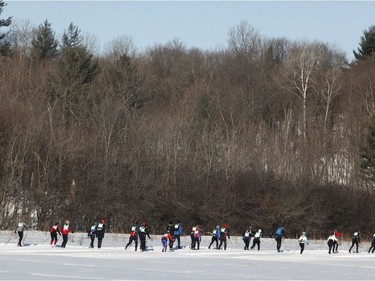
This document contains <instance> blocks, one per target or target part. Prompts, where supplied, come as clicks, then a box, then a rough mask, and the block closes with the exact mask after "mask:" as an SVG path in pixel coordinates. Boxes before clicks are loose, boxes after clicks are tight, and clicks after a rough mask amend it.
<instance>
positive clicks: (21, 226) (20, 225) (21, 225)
mask: <svg viewBox="0 0 375 281" xmlns="http://www.w3.org/2000/svg"><path fill="white" fill-rule="evenodd" d="M25 229H29V228H28V226H27V225H26V223H24V222H22V221H20V222H19V223H18V224H17V227H16V230H15V231H14V233H17V232H18V238H19V239H18V244H17V246H18V247H22V239H23V231H24V230H25Z"/></svg>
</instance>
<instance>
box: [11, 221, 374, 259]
mask: <svg viewBox="0 0 375 281" xmlns="http://www.w3.org/2000/svg"><path fill="white" fill-rule="evenodd" d="M27 229H28V226H27V224H26V223H24V222H22V221H21V222H19V223H18V224H17V227H16V230H15V233H18V236H19V241H18V244H17V245H18V246H20V247H21V246H22V241H23V239H24V230H27ZM105 232H106V220H105V219H102V220H100V222H99V223H98V222H95V223H94V224H93V225H92V226H91V227H90V228H89V229H88V231H87V235H88V237H89V238H90V240H91V241H90V245H89V247H90V248H94V243H95V238H97V241H98V242H97V247H98V248H99V249H100V248H101V246H102V241H103V238H104V234H105ZM69 233H74V229H73V228H72V227H71V226H70V221H69V220H66V221H65V223H64V225H63V226H62V227H61V226H60V225H59V223H58V222H56V223H55V224H54V225H53V226H52V227H51V228H50V236H51V240H50V245H51V246H52V247H55V246H56V243H57V240H58V239H57V235H59V236H62V239H63V241H62V244H61V247H62V248H65V247H66V244H67V242H68V235H69ZM182 233H183V229H182V224H181V221H180V220H177V221H176V222H175V223H173V222H169V224H168V225H167V227H166V231H165V233H164V234H163V235H162V237H161V243H162V251H163V252H167V249H168V248H169V250H170V251H172V250H173V249H174V248H173V245H174V242H175V241H177V246H176V248H178V249H181V248H182V246H181V236H182ZM202 233H203V229H202V228H201V227H200V226H199V225H194V226H193V227H192V229H191V232H190V237H191V245H190V249H192V250H199V247H200V244H201V239H202ZM211 233H212V236H211V242H210V244H209V245H208V249H211V246H212V245H213V244H214V243H215V246H216V247H215V249H218V250H221V249H224V250H226V249H227V243H228V240H229V239H230V231H229V229H228V225H227V224H225V223H224V224H223V225H222V227H220V226H219V225H216V227H215V228H214V230H213V231H212V232H211ZM270 236H273V235H270ZM342 236H343V234H341V233H339V232H338V231H337V230H336V229H335V230H333V231H332V233H331V235H329V237H328V239H327V245H328V253H329V254H331V253H337V252H338V246H339V243H338V237H342ZM283 237H284V238H288V236H287V234H286V231H285V228H284V226H283V225H281V226H280V227H278V228H277V230H276V231H275V234H274V238H275V240H276V249H277V251H278V252H282V250H281V243H282V238H283ZM147 238H149V239H151V237H150V231H149V227H148V224H147V223H146V222H144V221H142V222H141V224H139V223H138V222H137V221H136V222H134V223H133V225H132V226H131V229H130V236H129V242H128V243H127V244H126V246H125V250H127V249H128V248H129V246H131V245H132V244H133V243H134V245H135V251H137V248H138V239H139V240H140V250H141V251H145V250H146V249H147V248H146V239H147ZM252 238H253V243H252V246H251V248H250V242H251V239H252ZM261 238H262V230H261V229H257V230H254V229H252V227H251V226H249V227H248V228H247V229H246V230H245V231H244V233H243V234H242V240H243V242H244V244H245V245H244V250H249V249H254V248H255V247H256V246H257V249H258V251H259V250H260V243H261ZM151 240H152V239H151ZM360 242H361V238H360V232H359V231H356V232H354V233H353V236H352V245H351V247H350V248H349V253H352V250H353V248H354V247H355V250H354V252H355V253H358V247H359V243H360ZM298 243H299V247H300V254H302V253H303V252H304V250H305V247H306V246H307V245H308V244H309V240H308V238H307V235H306V232H302V234H301V235H300V237H299V238H298ZM367 251H368V253H370V252H371V253H374V252H375V234H374V235H373V237H372V240H371V246H370V248H369V249H368V250H367Z"/></svg>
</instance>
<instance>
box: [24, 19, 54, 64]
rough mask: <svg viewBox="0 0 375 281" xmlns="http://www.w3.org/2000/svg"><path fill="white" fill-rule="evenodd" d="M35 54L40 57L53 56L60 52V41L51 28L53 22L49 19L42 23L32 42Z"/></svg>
mask: <svg viewBox="0 0 375 281" xmlns="http://www.w3.org/2000/svg"><path fill="white" fill-rule="evenodd" d="M31 44H32V46H33V54H34V55H35V56H37V57H38V58H39V59H46V58H53V57H56V56H57V54H58V51H57V46H58V42H57V40H56V39H55V33H54V32H53V30H52V28H51V23H49V22H48V21H47V20H45V21H44V23H43V24H40V25H39V27H38V29H37V31H36V33H35V35H34V37H33V39H32V42H31Z"/></svg>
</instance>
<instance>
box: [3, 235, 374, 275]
mask: <svg viewBox="0 0 375 281" xmlns="http://www.w3.org/2000/svg"><path fill="white" fill-rule="evenodd" d="M11 237H12V239H11V240H10V241H9V239H10V238H11ZM24 237H25V240H24V247H17V242H18V236H17V234H15V233H14V232H11V231H0V280H374V272H375V262H374V261H375V254H369V253H367V252H366V250H367V249H368V248H369V247H370V243H369V242H363V243H361V244H360V253H358V254H350V253H349V252H348V249H349V247H350V245H351V244H350V243H349V242H342V243H341V245H340V246H339V253H337V254H331V255H329V254H328V246H327V244H326V241H325V240H319V241H310V244H309V245H308V246H307V247H306V248H305V251H304V253H303V254H302V255H301V254H300V253H299V246H298V242H297V239H284V240H283V245H282V248H283V250H284V251H283V252H282V253H277V252H276V242H275V241H274V239H272V238H262V242H261V250H260V251H258V250H249V251H245V250H244V249H243V247H244V243H243V241H242V238H241V237H231V239H230V240H229V241H228V245H227V250H226V251H224V250H216V249H211V250H209V249H208V245H209V243H210V241H211V237H209V236H203V237H202V243H201V246H200V250H191V249H189V247H188V246H189V245H190V236H189V235H187V236H183V237H182V239H181V245H182V246H187V247H185V248H183V249H177V250H174V251H168V252H165V253H164V252H162V246H161V241H160V238H161V236H160V235H151V237H152V240H149V239H147V246H148V249H149V250H148V251H145V252H141V251H140V250H139V245H140V244H139V243H138V251H135V250H134V244H133V245H131V246H130V247H129V248H128V249H127V250H126V251H125V249H124V248H125V245H126V244H127V243H128V240H129V234H115V233H106V235H105V237H104V239H103V244H102V248H101V249H97V248H94V249H90V248H88V246H89V244H90V240H89V239H88V237H87V234H86V233H74V234H70V236H69V241H68V244H67V247H66V248H65V249H64V248H60V247H51V246H50V245H49V240H50V238H49V237H50V236H49V233H48V232H41V231H26V232H25V235H24ZM59 238H60V237H59ZM8 241H9V242H8ZM61 241H62V239H61V238H60V239H59V241H58V244H57V245H58V246H59V245H60V243H61ZM96 243H97V241H96V240H95V246H96V245H97V244H96ZM250 245H251V244H250ZM175 246H176V244H175ZM213 246H215V244H213Z"/></svg>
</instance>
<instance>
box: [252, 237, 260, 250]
mask: <svg viewBox="0 0 375 281" xmlns="http://www.w3.org/2000/svg"><path fill="white" fill-rule="evenodd" d="M255 245H258V251H259V250H260V239H259V238H258V237H256V238H254V239H253V245H252V246H251V249H254V247H255Z"/></svg>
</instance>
